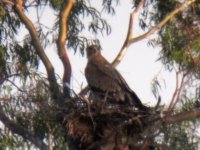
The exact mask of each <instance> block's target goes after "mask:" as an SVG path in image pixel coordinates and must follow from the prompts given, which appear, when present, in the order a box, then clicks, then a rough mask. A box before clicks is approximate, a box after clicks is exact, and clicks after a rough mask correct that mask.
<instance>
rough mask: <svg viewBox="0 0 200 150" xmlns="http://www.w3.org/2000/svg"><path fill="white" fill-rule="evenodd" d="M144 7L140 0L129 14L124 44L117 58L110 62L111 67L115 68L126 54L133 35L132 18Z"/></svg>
mask: <svg viewBox="0 0 200 150" xmlns="http://www.w3.org/2000/svg"><path fill="white" fill-rule="evenodd" d="M143 5H144V0H141V1H140V3H139V5H138V6H137V7H136V8H135V10H134V11H133V12H132V13H131V14H130V19H129V27H128V33H127V36H126V40H125V41H124V44H123V46H122V48H121V50H120V52H119V53H118V55H117V57H116V58H115V60H114V61H113V62H112V65H113V66H115V67H116V66H117V65H118V64H119V63H120V61H121V60H122V59H123V57H124V55H125V54H126V52H127V50H128V46H129V45H128V42H129V40H130V39H131V37H132V34H133V29H134V18H135V15H136V14H137V13H138V11H139V9H140V8H141V7H142V6H143Z"/></svg>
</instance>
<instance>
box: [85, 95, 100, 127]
mask: <svg viewBox="0 0 200 150" xmlns="http://www.w3.org/2000/svg"><path fill="white" fill-rule="evenodd" d="M81 100H82V101H84V102H85V103H86V104H87V108H88V114H89V116H90V118H91V121H92V124H93V127H94V129H95V128H96V124H95V122H94V119H93V116H92V113H91V107H90V106H91V105H90V101H89V100H88V98H86V97H83V96H82V97H81Z"/></svg>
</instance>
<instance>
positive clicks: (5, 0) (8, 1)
mask: <svg viewBox="0 0 200 150" xmlns="http://www.w3.org/2000/svg"><path fill="white" fill-rule="evenodd" d="M1 1H2V2H3V3H4V4H9V5H12V6H13V5H14V3H13V2H12V1H10V0H1Z"/></svg>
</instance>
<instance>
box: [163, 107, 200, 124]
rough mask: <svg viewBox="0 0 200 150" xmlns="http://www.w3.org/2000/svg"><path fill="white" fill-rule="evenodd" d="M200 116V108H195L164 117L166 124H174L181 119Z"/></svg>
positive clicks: (185, 119) (191, 118)
mask: <svg viewBox="0 0 200 150" xmlns="http://www.w3.org/2000/svg"><path fill="white" fill-rule="evenodd" d="M198 117H200V108H196V109H193V110H191V111H188V112H182V113H179V114H176V115H171V116H168V115H167V116H166V117H164V118H163V119H162V121H163V122H164V125H169V124H174V123H178V122H181V121H187V120H193V119H195V118H198Z"/></svg>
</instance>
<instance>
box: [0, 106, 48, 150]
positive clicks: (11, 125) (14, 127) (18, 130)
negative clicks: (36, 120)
mask: <svg viewBox="0 0 200 150" xmlns="http://www.w3.org/2000/svg"><path fill="white" fill-rule="evenodd" d="M0 120H1V122H2V123H3V124H4V125H5V126H6V127H7V128H8V129H9V130H11V131H12V132H13V133H15V134H19V135H21V136H22V137H23V138H24V139H27V140H29V141H31V142H32V143H34V144H35V145H36V146H37V147H38V148H40V149H44V150H48V146H47V145H46V144H45V143H44V142H43V139H41V138H40V137H39V136H36V135H34V134H32V133H30V132H29V131H28V130H26V129H25V128H23V127H22V126H20V125H18V124H16V123H15V122H13V121H11V120H10V119H9V118H8V117H7V116H6V115H5V113H4V111H3V108H2V106H1V105H0Z"/></svg>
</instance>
